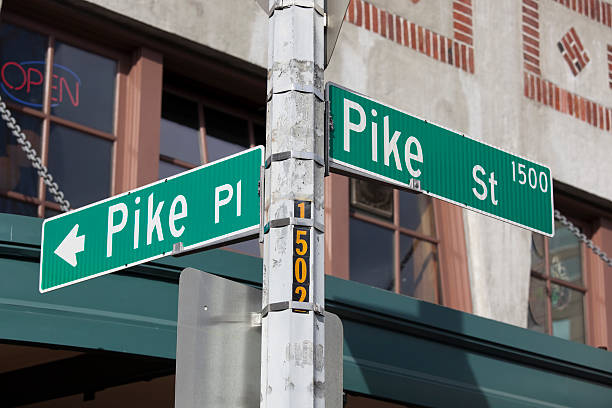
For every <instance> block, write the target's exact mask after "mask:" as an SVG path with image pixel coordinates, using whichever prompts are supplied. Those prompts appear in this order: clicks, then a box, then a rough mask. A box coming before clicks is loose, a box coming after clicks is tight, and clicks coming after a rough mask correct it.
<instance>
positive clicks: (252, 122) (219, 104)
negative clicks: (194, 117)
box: [157, 84, 266, 173]
mask: <svg viewBox="0 0 612 408" xmlns="http://www.w3.org/2000/svg"><path fill="white" fill-rule="evenodd" d="M163 92H167V93H170V94H173V95H174V96H177V97H180V98H183V99H186V100H189V101H191V102H193V103H195V104H196V106H197V110H198V112H197V113H198V122H199V123H198V125H199V129H198V141H199V143H200V146H201V147H202V148H201V152H200V160H201V162H202V163H201V164H200V165H202V164H207V163H209V160H208V145H207V136H208V135H207V133H206V117H205V113H204V110H205V108H211V109H215V110H217V111H219V112H222V113H225V114H228V115H232V116H235V117H237V118H240V119H243V120H245V121H246V122H247V132H248V138H249V140H248V142H249V146H248V147H245V149H249V148H251V147H255V146H257V144H256V140H255V126H256V125H259V126H263V127H264V128H265V125H266V121H265V118H261V117H260V116H257V115H256V114H253V113H252V112H249V111H248V110H246V109H240V108H237V107H234V106H231V105H230V104H228V103H225V102H223V101H221V100H217V99H214V98H212V97H210V96H208V95H202V94H198V93H195V92H190V91H186V90H184V89H181V88H179V87H177V86H173V85H166V84H164V87H163ZM160 118H161V115H160ZM160 138H161V134H160ZM159 161H163V162H165V163H170V164H173V165H176V166H179V167H182V168H184V169H185V170H189V169H193V168H195V167H198V166H200V165H194V164H192V163H189V162H186V161H183V160H180V159H177V158H175V157H170V156H167V155H164V154H162V153H161V152H160V154H159ZM159 161H158V164H157V166H158V169H157V171H158V173H159Z"/></svg>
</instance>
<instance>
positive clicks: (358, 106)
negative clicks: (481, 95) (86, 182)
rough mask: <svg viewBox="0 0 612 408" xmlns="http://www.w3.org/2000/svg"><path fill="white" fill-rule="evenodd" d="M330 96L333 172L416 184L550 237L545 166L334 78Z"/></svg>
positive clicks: (549, 196)
mask: <svg viewBox="0 0 612 408" xmlns="http://www.w3.org/2000/svg"><path fill="white" fill-rule="evenodd" d="M326 94H327V95H326V99H327V101H328V103H329V107H328V115H329V118H328V124H329V130H328V132H329V165H330V167H331V169H332V170H333V171H336V172H340V173H348V174H352V175H357V176H360V177H366V178H371V179H376V180H379V181H382V182H385V183H388V184H392V185H395V186H399V187H403V188H408V189H417V190H420V191H421V192H423V193H425V194H427V195H430V196H433V197H437V198H439V199H442V200H445V201H448V202H451V203H453V204H457V205H459V206H462V207H465V208H469V209H471V210H474V211H477V212H480V213H483V214H486V215H489V216H492V217H494V218H498V219H501V220H503V221H506V222H509V223H512V224H515V225H518V226H521V227H523V228H527V229H529V230H532V231H535V232H538V233H541V234H544V235H547V236H552V235H553V233H554V218H553V193H552V179H551V175H550V169H549V168H548V167H545V166H542V165H540V164H538V163H535V162H533V161H530V160H527V159H524V158H522V157H519V156H516V155H514V154H510V153H507V152H505V151H503V150H500V149H498V148H495V147H493V146H490V145H488V144H485V143H482V142H479V141H477V140H474V139H471V138H469V137H467V136H465V135H463V134H460V133H457V132H454V131H452V130H449V129H446V128H444V127H442V126H439V125H435V124H433V123H430V122H428V121H426V120H423V119H421V118H418V117H415V116H412V115H409V114H407V113H404V112H402V111H399V110H397V109H395V108H392V107H389V106H387V105H384V104H382V103H379V102H377V101H374V100H372V99H370V98H368V97H365V96H363V95H360V94H357V93H355V92H352V91H349V90H347V89H344V88H342V87H339V86H337V85H334V84H328V85H327V89H326Z"/></svg>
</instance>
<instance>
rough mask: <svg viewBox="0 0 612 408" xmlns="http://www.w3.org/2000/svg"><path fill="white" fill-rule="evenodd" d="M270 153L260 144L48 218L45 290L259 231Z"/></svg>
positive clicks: (44, 240)
mask: <svg viewBox="0 0 612 408" xmlns="http://www.w3.org/2000/svg"><path fill="white" fill-rule="evenodd" d="M263 163H264V149H263V147H262V146H258V147H254V148H252V149H249V150H246V151H244V152H241V153H238V154H235V155H233V156H229V157H227V158H224V159H221V160H218V161H216V162H213V163H210V164H206V165H204V166H200V167H197V168H195V169H192V170H189V171H186V172H184V173H180V174H178V175H176V176H173V177H168V178H167V179H163V180H160V181H158V182H156V183H153V184H149V185H147V186H144V187H140V188H138V189H136V190H132V191H129V192H127V193H124V194H121V195H118V196H115V197H111V198H109V199H106V200H104V201H100V202H97V203H93V204H90V205H88V206H85V207H83V208H80V209H78V210H76V211H72V212H69V213H66V214H62V215H58V216H57V217H53V218H49V219H46V220H45V221H44V223H43V229H42V239H41V242H42V248H41V260H40V286H39V290H40V291H41V292H43V293H44V292H47V291H50V290H53V289H58V288H61V287H63V286H67V285H71V284H74V283H77V282H81V281H84V280H87V279H91V278H95V277H97V276H100V275H104V274H107V273H111V272H114V271H117V270H120V269H124V268H127V267H130V266H133V265H138V264H141V263H143V262H147V261H150V260H154V259H157V258H161V257H163V256H166V255H170V254H172V253H173V249H174V248H175V247H174V245H175V244H179V243H180V246H181V248H180V250H181V251H188V250H193V249H197V248H204V247H207V246H211V245H216V244H219V243H221V242H226V241H230V240H236V239H238V238H242V237H247V236H252V235H255V234H257V233H258V231H259V225H260V197H259V182H260V175H261V167H262V166H263Z"/></svg>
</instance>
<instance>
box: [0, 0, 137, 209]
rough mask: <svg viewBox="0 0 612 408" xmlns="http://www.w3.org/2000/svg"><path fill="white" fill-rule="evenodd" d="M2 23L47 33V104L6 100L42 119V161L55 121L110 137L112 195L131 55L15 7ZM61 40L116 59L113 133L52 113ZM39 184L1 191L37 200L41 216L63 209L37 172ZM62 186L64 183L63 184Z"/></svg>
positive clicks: (5, 13)
mask: <svg viewBox="0 0 612 408" xmlns="http://www.w3.org/2000/svg"><path fill="white" fill-rule="evenodd" d="M0 23H8V24H12V25H15V26H18V27H22V28H24V29H26V30H29V31H33V32H36V33H39V34H41V35H44V36H45V37H47V48H46V51H45V81H44V83H43V107H42V108H41V109H40V110H37V109H34V108H31V107H28V106H22V105H20V104H18V103H15V102H13V101H10V100H6V99H5V103H6V105H7V107H8V108H9V109H11V111H13V112H18V113H20V114H23V115H27V116H30V117H34V118H36V119H39V120H41V130H40V139H41V145H40V150H39V151H37V153H38V155H39V156H40V158H41V160H42V163H43V164H44V165H45V166H48V157H49V137H50V132H51V125H52V124H57V125H61V126H63V127H66V128H68V129H72V130H76V131H79V132H82V133H85V134H87V135H90V136H93V137H96V138H99V139H103V140H107V141H109V142H111V143H112V145H111V158H110V169H109V170H110V180H109V184H110V190H109V191H108V196H109V197H110V196H112V195H114V194H116V189H117V186H116V176H117V172H118V160H117V157H118V151H117V150H118V143H117V142H118V140H119V139H120V126H121V124H120V123H119V117H120V115H119V112H121V110H122V109H125V107H124V104H125V101H124V99H125V98H124V91H123V90H124V83H125V78H124V72H126V71H127V70H128V66H129V63H128V58H127V57H126V55H125V54H122V53H121V52H118V51H116V50H113V49H111V48H108V47H105V46H102V45H99V44H96V43H94V42H92V41H89V40H86V39H83V38H81V37H78V36H76V35H74V34H72V33H70V32H67V31H64V30H60V29H58V28H55V27H52V26H49V25H48V24H45V23H40V22H38V21H35V20H33V19H29V18H26V17H22V16H20V15H18V14H15V13H13V12H11V11H7V10H3V11H2V14H1V17H0ZM57 41H61V42H63V43H65V44H67V45H70V46H73V47H76V48H79V49H81V50H83V51H87V52H91V53H94V54H96V55H100V56H102V57H105V58H108V59H112V60H114V61H115V62H116V64H117V65H116V72H115V91H114V92H115V96H114V106H113V127H112V133H107V132H104V131H101V130H98V129H95V128H92V127H89V126H86V125H83V124H80V123H77V122H73V121H71V120H68V119H64V118H61V117H58V116H55V115H53V114H52V113H51V81H49V78H51V74H52V67H53V63H54V61H53V60H54V56H55V44H56V42H57ZM37 178H38V185H37V196H36V197H30V196H26V195H24V194H22V193H18V192H14V191H7V192H0V195H1V196H3V197H7V198H9V199H12V200H17V201H19V202H24V203H28V204H34V205H36V207H37V216H38V217H40V218H45V217H46V215H45V214H46V210H47V209H48V210H51V211H61V207H60V205H59V204H58V203H57V202H55V201H54V199H53V197H52V195H51V194H48V193H47V187H46V186H45V184H44V181H43V180H42V178H41V177H40V176H38V175H37ZM59 187H60V190H61V187H62V186H61V185H60V186H59ZM66 198H67V199H68V200H70V197H66Z"/></svg>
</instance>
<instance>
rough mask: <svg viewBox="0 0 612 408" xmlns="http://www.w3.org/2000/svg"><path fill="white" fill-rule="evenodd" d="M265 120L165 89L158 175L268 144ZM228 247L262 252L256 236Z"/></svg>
mask: <svg viewBox="0 0 612 408" xmlns="http://www.w3.org/2000/svg"><path fill="white" fill-rule="evenodd" d="M264 122H265V120H264V119H263V117H262V118H260V117H257V115H254V114H250V113H248V112H242V111H240V110H237V109H231V108H229V107H228V106H225V105H223V104H222V103H219V102H216V103H215V102H214V101H210V100H208V99H206V98H202V97H198V96H197V95H188V94H186V93H182V92H180V91H169V90H166V91H164V93H163V97H162V118H161V124H160V146H159V151H160V155H159V178H160V179H162V178H164V177H169V176H172V175H174V174H178V173H181V172H183V171H185V170H188V169H192V168H194V167H197V166H199V165H200V164H203V163H210V162H212V161H215V160H218V159H221V158H223V157H226V156H229V155H232V154H234V153H238V152H240V151H242V150H245V149H248V148H250V147H253V146H257V145H265V143H266V133H265V124H264ZM225 248H229V249H233V250H237V251H239V252H244V253H247V254H249V255H253V256H260V247H259V242H258V240H257V239H252V240H249V241H244V242H240V243H237V244H234V245H230V246H226V247H225Z"/></svg>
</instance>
